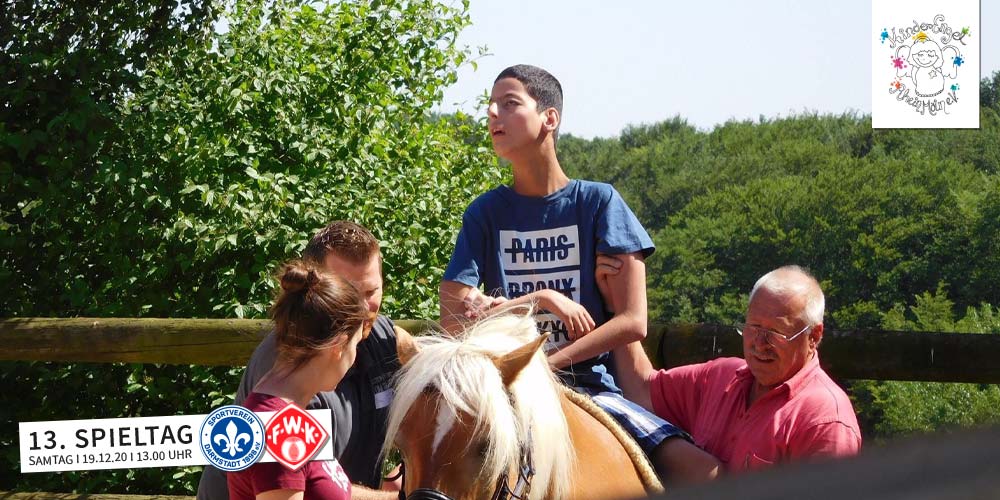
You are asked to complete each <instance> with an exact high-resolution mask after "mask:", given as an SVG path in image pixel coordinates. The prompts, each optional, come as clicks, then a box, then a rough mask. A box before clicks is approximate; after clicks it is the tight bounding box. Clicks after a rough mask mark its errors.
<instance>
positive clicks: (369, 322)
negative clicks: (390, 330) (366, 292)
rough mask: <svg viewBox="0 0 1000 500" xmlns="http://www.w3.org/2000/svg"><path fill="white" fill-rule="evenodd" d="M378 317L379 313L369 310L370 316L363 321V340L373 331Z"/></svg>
mask: <svg viewBox="0 0 1000 500" xmlns="http://www.w3.org/2000/svg"><path fill="white" fill-rule="evenodd" d="M377 317H378V314H377V313H373V312H369V313H368V317H367V318H365V321H364V322H363V323H361V340H364V339H366V338H368V335H370V334H371V333H372V326H373V325H374V324H375V318H377Z"/></svg>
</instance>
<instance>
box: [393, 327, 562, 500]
mask: <svg viewBox="0 0 1000 500" xmlns="http://www.w3.org/2000/svg"><path fill="white" fill-rule="evenodd" d="M531 313H532V311H531V310H530V309H529V310H528V311H527V312H526V313H523V314H522V313H520V312H512V311H507V312H503V313H501V314H498V315H496V316H492V317H490V318H487V319H485V320H483V321H480V322H478V323H476V324H474V325H472V326H471V327H470V328H468V329H467V330H465V331H464V332H462V333H461V334H459V335H457V336H455V337H452V336H449V335H447V334H443V333H432V334H429V335H424V336H421V337H416V338H414V341H415V342H416V344H417V348H418V349H419V350H418V352H417V353H416V354H415V355H414V356H413V358H412V359H410V360H409V361H408V362H407V363H406V364H405V365H404V366H403V367H402V370H401V371H400V372H399V374H398V376H397V380H396V390H395V397H394V399H393V403H392V406H391V408H390V411H389V424H388V429H387V433H386V439H385V443H384V445H383V451H388V450H389V449H391V448H392V446H393V443H394V441H395V438H396V435H397V434H398V433H399V430H400V426H401V425H402V423H403V418H404V417H405V416H406V414H407V413H408V412H409V411H410V407H411V406H412V405H413V403H414V401H415V400H416V399H417V397H418V396H419V395H420V394H421V393H422V392H423V391H425V390H426V389H428V388H433V389H435V390H436V391H438V392H439V393H440V395H441V398H440V401H441V403H440V404H442V405H447V407H448V408H450V409H451V410H452V411H453V412H455V413H456V414H465V415H468V416H470V417H472V418H473V419H474V422H475V424H474V425H475V432H476V434H477V435H481V436H482V437H483V439H484V440H485V442H486V443H487V447H486V453H485V456H484V461H483V466H482V469H481V471H480V475H481V477H482V478H484V479H485V482H486V484H492V483H493V482H494V481H495V480H496V478H497V477H499V476H500V475H501V474H506V473H508V471H509V470H510V467H511V466H517V465H518V464H519V463H520V462H519V461H520V457H521V449H522V447H528V449H530V450H531V453H532V461H533V464H534V467H535V477H534V479H533V480H532V484H531V495H530V497H529V498H531V499H540V498H565V497H566V496H567V494H568V491H569V481H570V471H571V470H572V467H573V463H574V460H575V459H576V457H575V455H574V452H573V447H572V444H571V443H570V438H569V428H568V425H567V423H566V417H565V415H564V414H563V410H562V406H561V404H560V399H559V395H560V388H561V384H560V382H559V381H558V379H556V377H555V375H554V374H553V373H552V370H551V369H550V368H549V364H548V361H547V360H546V359H545V354H544V353H543V352H542V350H541V349H539V351H538V352H536V353H535V355H534V357H533V358H532V359H531V362H530V363H529V364H528V365H527V366H526V367H525V368H524V369H523V370H522V371H521V373H520V375H518V377H517V378H516V379H514V381H513V382H512V383H511V384H510V386H509V387H506V388H505V387H504V384H503V381H502V379H501V375H500V372H499V371H498V370H497V368H496V365H494V363H493V360H494V359H495V358H497V357H499V356H502V355H504V354H507V353H509V352H510V351H513V350H514V349H517V348H518V347H521V346H523V345H524V344H527V343H528V342H531V341H532V340H536V339H538V335H539V334H538V330H537V329H536V327H535V321H534V319H533V318H532V315H531ZM508 390H509V395H508ZM529 431H530V432H529ZM529 436H530V440H531V443H530V445H529V443H528V440H529ZM510 479H511V486H513V481H515V480H516V477H511V478H510Z"/></svg>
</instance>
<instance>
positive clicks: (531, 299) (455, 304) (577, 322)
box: [440, 280, 603, 352]
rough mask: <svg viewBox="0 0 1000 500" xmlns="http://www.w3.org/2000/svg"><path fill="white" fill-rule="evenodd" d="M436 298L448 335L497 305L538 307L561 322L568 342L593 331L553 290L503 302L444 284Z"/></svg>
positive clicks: (583, 313) (586, 317) (585, 316)
mask: <svg viewBox="0 0 1000 500" xmlns="http://www.w3.org/2000/svg"><path fill="white" fill-rule="evenodd" d="M440 294H441V295H440V297H441V327H442V328H444V329H445V331H447V332H449V333H455V332H457V331H459V330H461V329H462V326H463V325H464V323H465V321H466V320H475V319H480V318H482V317H485V316H488V315H489V313H490V311H489V310H490V309H492V308H494V307H496V306H498V305H501V304H503V305H504V306H505V307H511V306H519V305H530V304H538V307H539V308H540V309H544V310H547V311H549V312H551V313H553V314H555V315H556V316H558V317H559V319H560V320H562V322H563V323H564V324H565V325H566V328H567V331H568V333H569V336H570V338H571V339H577V338H579V337H580V336H582V335H586V334H587V333H588V332H590V331H591V330H593V329H594V319H593V318H591V317H590V313H588V312H587V309H586V308H585V307H583V306H582V305H580V304H577V303H576V302H574V301H573V300H572V299H570V298H568V297H566V296H565V295H563V294H561V293H559V292H556V291H554V290H547V289H546V290H539V291H537V292H532V293H529V294H527V295H522V296H520V297H518V298H516V299H512V300H507V299H506V298H504V297H486V296H484V295H483V294H482V292H480V291H479V289H477V288H475V287H471V286H469V285H466V284H464V283H458V282H456V281H447V280H445V281H442V282H441V288H440ZM602 352H603V351H602Z"/></svg>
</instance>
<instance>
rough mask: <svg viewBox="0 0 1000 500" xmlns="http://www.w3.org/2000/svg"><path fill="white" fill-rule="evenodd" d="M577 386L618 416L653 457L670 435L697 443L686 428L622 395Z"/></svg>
mask: <svg viewBox="0 0 1000 500" xmlns="http://www.w3.org/2000/svg"><path fill="white" fill-rule="evenodd" d="M574 389H576V390H577V391H578V392H582V393H584V394H587V395H589V396H590V397H591V398H592V399H593V400H594V402H595V403H597V406H600V407H601V409H603V410H604V411H606V412H608V414H609V415H611V416H612V417H614V419H615V420H617V421H618V423H619V424H621V426H622V427H624V428H625V431H626V432H628V433H629V434H631V435H632V437H634V438H635V440H636V442H637V443H639V447H640V448H642V450H643V451H645V452H646V455H648V456H650V457H652V456H653V450H654V449H656V447H657V446H659V445H660V443H662V442H663V441H664V440H666V439H667V438H671V437H681V438H684V439H686V440H688V441H691V442H693V440H692V439H691V435H690V434H688V433H687V432H685V431H684V430H683V429H681V428H680V427H677V426H676V425H674V424H671V423H670V422H667V421H666V420H663V419H662V418H660V417H658V416H656V414H655V413H653V412H651V411H649V410H647V409H645V408H643V407H641V406H639V405H637V404H635V403H633V402H631V401H629V400H627V399H625V398H624V397H623V396H622V395H621V394H618V393H616V392H607V391H596V390H593V389H588V388H585V387H574Z"/></svg>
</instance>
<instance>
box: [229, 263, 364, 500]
mask: <svg viewBox="0 0 1000 500" xmlns="http://www.w3.org/2000/svg"><path fill="white" fill-rule="evenodd" d="M279 278H280V281H281V290H280V291H279V292H278V296H277V298H276V299H275V301H274V304H273V305H272V306H271V311H270V313H271V318H272V319H273V320H274V327H275V334H276V338H277V345H278V359H277V361H275V363H274V367H273V368H271V370H270V371H269V372H267V374H266V375H264V377H263V378H261V379H260V381H259V382H258V383H257V385H256V386H254V389H253V392H251V393H250V394H249V396H247V398H246V400H245V401H244V402H243V406H245V407H246V408H248V409H250V410H253V411H277V410H280V409H282V408H284V407H285V406H287V405H288V404H289V403H295V404H296V405H298V406H299V407H301V408H305V407H306V406H307V405H308V404H309V401H310V400H311V399H312V397H313V396H315V395H316V393H318V392H320V391H331V390H333V389H334V388H335V387H337V384H338V383H339V382H340V380H341V379H342V378H344V374H345V373H347V370H348V369H349V368H350V367H351V365H352V364H354V358H355V356H356V355H357V345H358V341H360V340H361V339H362V338H363V337H364V336H365V335H366V334H367V333H368V331H370V329H371V324H372V323H371V322H372V320H373V319H374V315H372V314H371V313H370V312H369V310H368V306H367V305H366V303H365V300H364V297H362V296H361V294H360V293H358V291H357V290H356V289H355V288H354V287H353V286H352V285H351V284H350V283H348V282H347V281H346V280H344V279H342V278H340V277H337V276H334V275H332V274H326V273H324V272H323V271H322V270H319V269H317V268H316V267H314V266H313V265H311V264H308V263H305V262H301V261H292V262H289V263H287V264H285V265H284V266H283V267H282V269H281V271H280V273H279ZM228 482H229V496H230V498H231V499H233V500H237V499H238V500H254V499H256V500H289V499H293V500H311V499H319V498H323V499H326V500H331V499H332V500H347V499H349V498H350V497H351V483H350V481H349V480H348V478H347V474H345V473H344V470H343V469H342V468H341V466H340V464H339V463H338V462H337V461H336V460H333V461H328V462H327V461H314V462H308V463H306V464H305V465H303V466H302V467H301V468H299V469H298V470H295V471H291V470H288V469H286V468H285V467H284V466H282V465H281V464H279V463H276V462H271V463H258V464H255V465H253V466H252V467H250V468H248V469H245V470H242V471H239V472H231V473H229V474H228Z"/></svg>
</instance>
